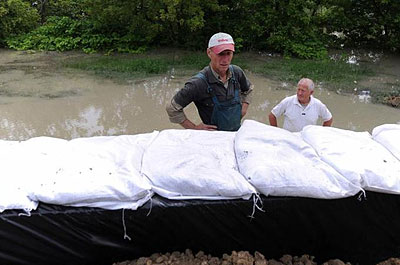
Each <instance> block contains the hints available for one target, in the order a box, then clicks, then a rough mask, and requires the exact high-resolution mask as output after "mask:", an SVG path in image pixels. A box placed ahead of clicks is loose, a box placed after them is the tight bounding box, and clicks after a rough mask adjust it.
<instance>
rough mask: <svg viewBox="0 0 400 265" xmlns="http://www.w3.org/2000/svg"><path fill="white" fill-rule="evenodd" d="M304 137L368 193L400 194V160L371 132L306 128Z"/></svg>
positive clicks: (332, 164)
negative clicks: (375, 139)
mask: <svg viewBox="0 0 400 265" xmlns="http://www.w3.org/2000/svg"><path fill="white" fill-rule="evenodd" d="M301 135H302V137H303V139H304V140H305V141H306V142H307V143H309V144H310V145H311V146H312V147H313V148H314V149H315V150H316V151H317V153H318V155H319V156H320V157H321V159H322V160H323V161H325V162H326V163H328V164H329V165H330V166H331V167H333V168H334V169H336V171H338V172H339V173H340V174H342V175H343V176H344V177H345V178H346V179H348V180H349V181H350V182H352V183H353V184H355V185H360V186H361V187H362V188H363V189H365V190H370V191H376V192H383V193H393V194H400V161H399V160H398V159H396V158H395V157H394V156H393V155H392V154H391V153H390V152H389V151H388V150H387V149H386V148H385V147H383V146H382V145H381V144H379V143H378V142H376V141H374V140H373V139H372V136H371V135H370V134H369V133H368V132H354V131H349V130H343V129H338V128H331V127H321V126H315V125H312V126H306V127H305V128H304V129H303V130H302V132H301Z"/></svg>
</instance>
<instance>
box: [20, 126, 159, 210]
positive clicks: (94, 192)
mask: <svg viewBox="0 0 400 265" xmlns="http://www.w3.org/2000/svg"><path fill="white" fill-rule="evenodd" d="M157 134H158V132H153V133H149V134H138V135H133V136H127V135H124V136H104V137H102V136H99V137H90V138H78V139H74V140H71V141H66V140H62V139H57V138H50V137H36V138H32V139H29V140H27V141H24V142H21V143H20V150H23V152H19V155H20V157H19V158H18V160H16V161H18V162H20V163H23V167H22V168H21V169H18V170H17V171H18V175H19V176H18V177H19V178H20V179H23V185H22V187H23V190H25V191H27V192H28V194H29V198H30V199H31V200H33V201H42V202H46V203H53V204H61V205H67V206H86V207H99V208H104V209H122V208H123V209H133V210H135V209H137V208H138V207H139V206H141V205H142V204H144V203H145V202H146V201H147V200H149V199H150V198H151V196H152V194H153V192H152V191H151V186H150V184H149V182H148V181H147V180H146V179H145V178H143V177H142V176H141V175H140V166H141V159H142V155H143V152H144V150H145V148H146V147H147V145H148V144H150V143H151V141H152V140H153V139H154V138H155V137H156V135H157Z"/></svg>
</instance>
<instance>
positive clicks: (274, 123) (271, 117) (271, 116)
mask: <svg viewBox="0 0 400 265" xmlns="http://www.w3.org/2000/svg"><path fill="white" fill-rule="evenodd" d="M268 119H269V124H270V125H271V126H275V127H278V121H277V120H276V117H275V115H274V114H273V113H272V112H271V113H270V114H269V115H268Z"/></svg>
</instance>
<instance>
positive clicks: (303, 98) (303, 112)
mask: <svg viewBox="0 0 400 265" xmlns="http://www.w3.org/2000/svg"><path fill="white" fill-rule="evenodd" d="M313 92H314V82H313V81H312V80H311V79H309V78H302V79H301V80H300V81H299V83H298V84H297V93H296V95H293V96H290V97H286V98H285V99H283V100H282V101H281V102H280V103H279V104H278V105H276V106H275V107H274V108H273V109H272V110H271V113H270V114H269V116H268V118H269V123H270V125H271V126H275V127H277V126H278V122H277V119H276V118H277V117H279V116H281V115H282V114H283V115H284V116H285V119H284V122H283V128H284V129H286V130H288V131H291V132H299V131H301V130H302V129H303V127H304V126H306V125H315V124H317V121H318V119H319V118H321V119H322V121H323V123H322V125H323V126H331V125H332V121H333V119H332V114H331V113H330V111H329V110H328V108H327V107H326V106H325V104H323V103H322V102H321V101H320V100H318V99H316V98H314V97H313V96H312V93H313Z"/></svg>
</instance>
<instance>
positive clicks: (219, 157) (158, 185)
mask: <svg viewBox="0 0 400 265" xmlns="http://www.w3.org/2000/svg"><path fill="white" fill-rule="evenodd" d="M235 135H236V134H235V133H234V132H220V131H215V132H214V131H198V130H165V131H162V132H160V134H159V135H158V137H157V138H156V139H155V140H154V141H153V143H152V144H151V145H150V146H149V148H148V149H147V150H146V152H145V153H144V156H143V165H142V173H143V174H144V175H145V176H147V177H148V179H149V180H150V182H151V183H152V188H153V190H154V191H155V192H157V193H158V194H160V195H161V196H163V197H166V198H169V199H214V200H219V199H236V198H243V199H248V198H250V196H251V195H252V194H254V193H256V191H255V189H254V187H253V186H251V185H250V183H248V182H247V181H246V179H245V178H244V177H243V176H242V175H241V174H240V173H239V171H238V169H237V164H236V157H235V152H234V148H233V142H234V139H235Z"/></svg>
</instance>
